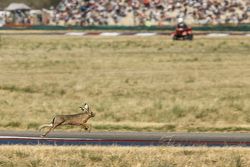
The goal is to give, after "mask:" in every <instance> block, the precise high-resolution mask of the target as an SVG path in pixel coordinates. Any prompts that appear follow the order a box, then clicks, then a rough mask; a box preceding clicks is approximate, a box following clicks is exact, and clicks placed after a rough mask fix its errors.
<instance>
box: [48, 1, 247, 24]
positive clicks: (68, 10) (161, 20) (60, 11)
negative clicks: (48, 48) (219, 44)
mask: <svg viewBox="0 0 250 167" xmlns="http://www.w3.org/2000/svg"><path fill="white" fill-rule="evenodd" d="M52 11H53V12H52V13H51V18H50V20H49V23H50V24H69V25H148V26H150V25H168V24H173V23H174V22H175V20H176V18H178V17H182V18H184V19H185V21H186V22H187V23H190V24H227V23H229V24H230V23H232V24H238V23H246V22H249V20H250V19H249V17H250V2H249V0H62V1H61V2H60V3H59V4H58V6H57V7H56V8H55V9H53V10H52Z"/></svg>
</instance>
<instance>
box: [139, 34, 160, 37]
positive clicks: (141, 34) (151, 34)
mask: <svg viewBox="0 0 250 167" xmlns="http://www.w3.org/2000/svg"><path fill="white" fill-rule="evenodd" d="M153 35H156V33H137V34H135V36H143V37H145V36H153Z"/></svg>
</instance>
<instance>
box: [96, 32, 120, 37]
mask: <svg viewBox="0 0 250 167" xmlns="http://www.w3.org/2000/svg"><path fill="white" fill-rule="evenodd" d="M100 35H101V36H112V37H114V36H118V35H120V33H118V32H103V33H101V34H100Z"/></svg>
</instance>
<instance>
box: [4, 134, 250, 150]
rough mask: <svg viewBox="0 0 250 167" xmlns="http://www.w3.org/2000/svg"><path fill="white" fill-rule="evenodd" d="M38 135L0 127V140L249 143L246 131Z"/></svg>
mask: <svg viewBox="0 0 250 167" xmlns="http://www.w3.org/2000/svg"><path fill="white" fill-rule="evenodd" d="M40 135H41V132H36V131H0V144H1V145H3V144H10V145H13V144H15V145H16V144H22V145H55V146H58V145H118V146H209V147H213V146H219V147H224V146H242V147H250V134H249V133H167V132H166V133H165V132H91V133H88V132H59V131H55V132H52V133H50V134H49V135H48V136H47V137H45V138H42V137H40Z"/></svg>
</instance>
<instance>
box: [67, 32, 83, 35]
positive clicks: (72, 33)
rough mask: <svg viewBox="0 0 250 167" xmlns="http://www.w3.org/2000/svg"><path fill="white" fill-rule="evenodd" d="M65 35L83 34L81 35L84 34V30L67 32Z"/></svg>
mask: <svg viewBox="0 0 250 167" xmlns="http://www.w3.org/2000/svg"><path fill="white" fill-rule="evenodd" d="M65 35H72V36H83V35H85V33H84V32H68V33H66V34H65Z"/></svg>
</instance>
